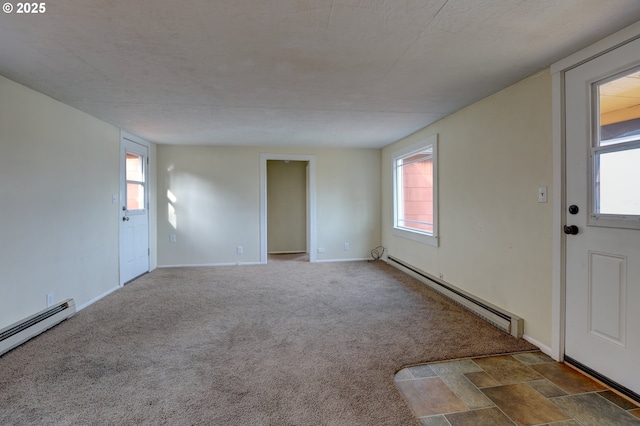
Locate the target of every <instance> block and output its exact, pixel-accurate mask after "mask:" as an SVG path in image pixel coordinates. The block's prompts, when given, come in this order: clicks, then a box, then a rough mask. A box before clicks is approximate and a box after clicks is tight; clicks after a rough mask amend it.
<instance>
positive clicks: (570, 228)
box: [563, 225, 578, 235]
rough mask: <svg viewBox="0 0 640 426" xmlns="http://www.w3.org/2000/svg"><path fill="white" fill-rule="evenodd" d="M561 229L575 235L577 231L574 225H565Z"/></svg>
mask: <svg viewBox="0 0 640 426" xmlns="http://www.w3.org/2000/svg"><path fill="white" fill-rule="evenodd" d="M563 231H564V233H565V234H567V235H576V234H577V233H578V227H577V226H575V225H565V226H564V228H563Z"/></svg>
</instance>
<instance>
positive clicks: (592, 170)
mask: <svg viewBox="0 0 640 426" xmlns="http://www.w3.org/2000/svg"><path fill="white" fill-rule="evenodd" d="M638 69H640V67H635V68H631V69H627V70H624V71H621V72H619V73H616V74H614V75H611V76H608V77H606V78H603V79H600V80H598V81H595V82H593V83H591V85H590V88H589V89H590V92H591V96H590V99H591V104H590V105H589V109H590V110H591V111H590V117H591V126H590V127H591V129H590V130H591V132H590V136H591V141H590V142H589V143H590V145H591V147H590V152H589V157H590V158H589V161H588V162H587V164H588V165H587V167H588V177H587V178H588V184H587V185H588V186H587V188H588V191H587V202H588V204H589V206H588V207H589V211H588V215H587V226H593V227H603V228H621V229H640V216H639V215H632V214H609V213H599V212H598V211H597V210H598V209H597V207H598V206H597V203H598V196H597V194H596V191H597V187H598V182H597V170H598V168H599V165H598V161H599V158H600V155H601V154H608V153H615V152H621V151H626V150H631V149H638V147H640V135H636V136H633V137H626V138H617V139H618V140H617V142H612V141H615V138H614V139H612V140H605V141H603V140H602V139H601V136H600V86H602V85H604V84H606V83H609V82H611V81H615V80H617V79H619V78H622V77H624V76H625V75H628V74H630V73H633V72H634V70H635V71H637V70H638ZM602 142H608V143H607V144H604V145H603V144H602Z"/></svg>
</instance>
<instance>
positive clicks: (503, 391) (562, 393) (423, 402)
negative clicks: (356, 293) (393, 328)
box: [395, 352, 640, 426]
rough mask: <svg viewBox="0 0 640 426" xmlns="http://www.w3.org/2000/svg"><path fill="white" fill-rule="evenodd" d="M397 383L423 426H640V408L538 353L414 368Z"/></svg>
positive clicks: (401, 374) (406, 369) (474, 359)
mask: <svg viewBox="0 0 640 426" xmlns="http://www.w3.org/2000/svg"><path fill="white" fill-rule="evenodd" d="M395 382H396V386H397V387H398V389H399V390H400V392H401V393H402V395H403V396H404V398H405V400H406V401H407V403H408V404H409V407H410V408H411V410H412V411H413V413H414V414H415V415H416V417H417V418H418V419H419V421H420V424H421V425H422V426H466V425H469V426H482V425H491V426H502V425H549V426H572V425H584V426H590V425H593V426H605V425H616V426H619V425H640V405H636V404H634V403H632V402H629V401H627V400H626V399H624V398H622V397H620V396H618V395H617V394H615V393H614V392H612V391H610V390H608V389H607V388H606V387H605V386H602V385H600V384H599V383H596V382H595V381H593V380H591V379H590V378H588V377H587V376H584V375H582V374H580V373H578V372H577V371H576V370H574V369H572V368H571V367H568V366H566V365H564V364H560V363H557V362H554V361H553V360H552V359H551V358H549V357H548V356H546V355H545V354H543V353H541V352H528V353H521V354H514V355H500V356H491V357H482V358H473V359H463V360H458V361H451V362H437V363H430V364H425V365H418V366H415V367H409V368H405V369H402V370H400V371H399V372H398V373H397V374H396V376H395Z"/></svg>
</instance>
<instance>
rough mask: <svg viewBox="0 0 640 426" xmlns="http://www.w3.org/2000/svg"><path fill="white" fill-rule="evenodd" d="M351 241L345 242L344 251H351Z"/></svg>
mask: <svg viewBox="0 0 640 426" xmlns="http://www.w3.org/2000/svg"><path fill="white" fill-rule="evenodd" d="M349 248H350V246H349V243H344V251H349Z"/></svg>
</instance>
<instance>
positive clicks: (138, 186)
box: [127, 182, 144, 210]
mask: <svg viewBox="0 0 640 426" xmlns="http://www.w3.org/2000/svg"><path fill="white" fill-rule="evenodd" d="M142 209H144V184H142V183H130V182H127V210H142Z"/></svg>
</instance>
